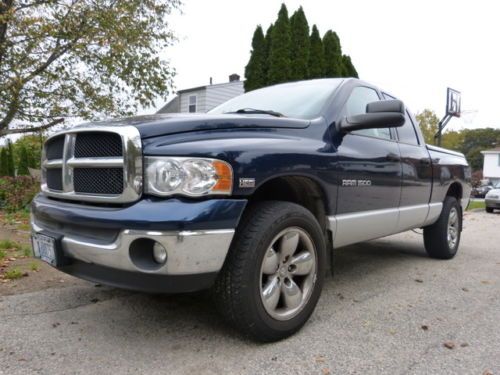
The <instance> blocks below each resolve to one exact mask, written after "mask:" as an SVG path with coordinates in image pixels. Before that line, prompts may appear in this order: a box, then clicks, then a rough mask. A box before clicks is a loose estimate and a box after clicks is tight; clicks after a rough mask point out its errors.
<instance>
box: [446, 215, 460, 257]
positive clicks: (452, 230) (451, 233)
mask: <svg viewBox="0 0 500 375" xmlns="http://www.w3.org/2000/svg"><path fill="white" fill-rule="evenodd" d="M458 223H459V220H458V211H457V209H456V208H455V207H453V208H452V209H451V211H450V215H449V216H448V246H449V248H450V249H454V248H455V246H456V244H457V241H458Z"/></svg>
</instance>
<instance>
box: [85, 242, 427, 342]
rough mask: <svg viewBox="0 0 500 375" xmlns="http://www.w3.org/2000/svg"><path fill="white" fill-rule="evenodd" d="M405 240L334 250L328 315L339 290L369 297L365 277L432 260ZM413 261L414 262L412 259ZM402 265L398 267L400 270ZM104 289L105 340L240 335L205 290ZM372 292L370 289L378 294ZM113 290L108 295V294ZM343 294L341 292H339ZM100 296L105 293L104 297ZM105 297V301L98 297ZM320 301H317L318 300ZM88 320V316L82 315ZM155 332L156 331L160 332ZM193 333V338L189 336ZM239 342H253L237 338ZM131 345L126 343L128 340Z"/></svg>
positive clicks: (383, 277) (386, 282) (385, 279)
mask: <svg viewBox="0 0 500 375" xmlns="http://www.w3.org/2000/svg"><path fill="white" fill-rule="evenodd" d="M410 236H411V240H410V241H407V239H406V238H405V237H404V236H402V235H399V237H397V238H394V237H393V238H386V239H380V240H375V241H370V242H366V243H362V244H358V245H354V246H349V247H345V248H342V249H338V250H337V252H336V260H335V264H334V276H333V277H332V276H331V275H329V276H327V278H326V280H325V285H324V293H323V300H325V301H326V302H324V304H325V306H322V309H323V310H324V309H327V310H328V314H327V315H331V314H335V311H331V310H332V309H333V310H335V309H337V308H348V307H347V306H344V307H338V306H337V304H335V303H334V304H333V305H331V303H332V302H331V301H332V299H331V298H333V301H335V298H338V296H340V295H342V294H344V295H346V296H347V295H348V296H350V297H352V298H355V297H354V296H360V297H361V299H366V298H369V296H367V295H368V294H370V293H372V292H368V290H369V289H370V288H369V286H367V285H369V284H370V282H371V281H370V278H372V279H373V278H376V279H377V280H378V281H379V282H380V283H381V285H383V288H384V289H385V288H386V287H389V286H390V285H391V284H394V278H393V276H391V275H401V274H402V273H403V274H405V272H407V271H408V269H411V268H412V267H414V266H415V263H418V264H420V265H421V264H422V262H423V263H427V262H432V260H430V259H428V258H427V257H426V254H425V251H424V249H423V243H422V241H421V240H420V241H419V239H418V238H416V235H414V234H410ZM416 260H417V262H416ZM402 270H403V272H401V271H402ZM102 292H104V293H110V300H109V303H107V304H103V306H102V308H103V309H104V310H105V311H99V312H98V311H96V312H95V313H96V314H97V315H98V316H96V322H97V324H99V325H102V326H101V327H96V329H98V330H100V331H101V332H103V333H106V334H107V335H108V334H109V339H110V340H111V339H112V337H114V338H116V337H117V336H121V337H122V339H124V340H126V339H127V338H130V339H132V338H133V337H135V338H137V335H138V336H139V337H143V338H144V339H145V337H147V338H148V340H157V341H158V342H157V343H156V344H158V345H163V346H165V345H166V346H167V347H170V346H172V348H173V350H175V349H176V348H180V347H181V346H183V345H185V344H186V343H187V342H191V343H192V342H193V340H196V342H197V344H199V345H203V343H204V342H205V341H206V340H210V341H212V340H214V339H216V338H217V337H219V338H221V339H222V338H223V340H224V341H227V340H228V339H229V340H231V341H233V340H236V341H237V342H240V343H241V342H242V337H241V336H240V335H238V333H237V332H235V331H234V330H233V329H232V328H230V327H228V326H227V324H226V323H225V322H224V321H223V320H222V318H221V317H220V315H219V314H218V312H217V311H216V309H215V307H214V305H213V303H212V301H211V299H210V297H209V293H208V292H201V293H193V294H185V295H149V294H141V293H132V292H123V293H122V292H120V293H118V294H116V292H117V290H116V289H111V288H109V289H108V288H102V289H101V293H102ZM378 292H379V291H375V292H373V293H378ZM111 294H114V296H111ZM342 298H343V297H342ZM105 299H106V298H105ZM103 302H107V301H103ZM320 304H321V301H320ZM103 316H113V321H114V323H113V324H111V325H107V324H106V321H105V320H103ZM86 317H87V318H89V319H91V316H89V315H87V316H86ZM160 333H161V334H160ZM194 338H196V339H194ZM243 342H244V343H246V344H245V345H251V346H253V345H256V344H254V343H252V342H249V341H247V340H243ZM130 344H131V345H132V342H130Z"/></svg>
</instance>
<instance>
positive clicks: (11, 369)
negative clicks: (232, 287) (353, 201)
mask: <svg viewBox="0 0 500 375" xmlns="http://www.w3.org/2000/svg"><path fill="white" fill-rule="evenodd" d="M335 268H336V270H335V276H334V277H333V278H331V277H329V278H328V279H327V281H326V284H325V289H324V290H323V295H322V298H321V300H320V302H319V304H318V307H317V309H316V311H315V313H314V314H313V316H312V318H311V320H310V321H309V323H308V324H307V325H306V326H305V327H304V329H302V330H301V331H300V332H299V333H298V334H297V335H295V336H293V337H291V338H289V339H287V340H285V341H282V342H279V343H274V344H266V345H262V344H256V343H253V342H250V341H248V340H245V339H242V338H241V337H240V336H239V335H238V334H237V333H236V332H234V331H233V330H232V329H230V328H229V327H226V326H225V324H224V322H223V321H222V320H221V319H220V318H219V317H218V315H217V314H216V312H215V311H214V309H213V307H212V305H211V304H210V303H209V302H208V301H207V299H206V297H205V295H204V294H196V295H188V296H152V295H145V294H139V293H131V292H127V291H122V290H117V289H112V288H107V287H97V286H95V285H94V284H91V283H87V282H79V283H76V284H72V285H71V286H67V287H62V288H49V289H46V290H41V291H37V292H32V293H25V294H17V295H12V296H4V297H0V298H1V299H0V374H9V375H10V374H21V373H23V374H26V373H44V374H63V373H64V374H70V373H82V374H91V373H92V374H106V373H110V374H111V373H113V374H122V373H133V374H137V373H148V374H153V373H162V374H198V373H201V374H223V373H231V374H240V373H241V374H281V373H289V374H323V375H326V374H330V373H331V374H337V373H339V374H355V373H356V374H382V373H390V374H488V373H491V374H500V214H494V215H491V214H490V215H488V214H486V213H483V212H478V213H468V214H467V217H466V221H465V229H464V233H463V237H462V245H461V248H460V250H459V254H458V255H457V257H456V258H455V259H454V260H451V261H437V260H432V259H429V258H427V257H426V256H425V254H424V251H423V245H422V238H421V236H420V235H418V234H415V233H413V232H407V233H404V234H401V235H397V236H391V237H387V238H384V239H380V240H376V241H371V242H367V243H363V244H360V245H356V246H350V247H347V248H343V249H340V250H338V251H337V260H336V267H335Z"/></svg>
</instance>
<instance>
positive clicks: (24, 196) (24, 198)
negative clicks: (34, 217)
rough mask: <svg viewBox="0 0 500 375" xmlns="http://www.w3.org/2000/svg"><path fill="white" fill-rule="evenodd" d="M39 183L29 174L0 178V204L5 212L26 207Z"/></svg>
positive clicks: (37, 189) (36, 190)
mask: <svg viewBox="0 0 500 375" xmlns="http://www.w3.org/2000/svg"><path fill="white" fill-rule="evenodd" d="M39 189H40V187H39V183H38V182H37V181H36V180H35V179H33V178H32V177H29V176H17V177H9V176H5V177H2V178H0V204H1V207H2V208H3V209H4V210H5V211H7V212H13V211H17V210H21V209H23V208H26V207H28V205H29V204H30V203H31V201H32V199H33V197H34V196H35V194H36V193H37V192H38V191H39Z"/></svg>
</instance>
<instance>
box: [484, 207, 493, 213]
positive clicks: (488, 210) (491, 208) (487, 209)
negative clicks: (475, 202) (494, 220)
mask: <svg viewBox="0 0 500 375" xmlns="http://www.w3.org/2000/svg"><path fill="white" fill-rule="evenodd" d="M493 211H495V209H494V208H493V207H486V212H487V213H489V214H492V213H493Z"/></svg>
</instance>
